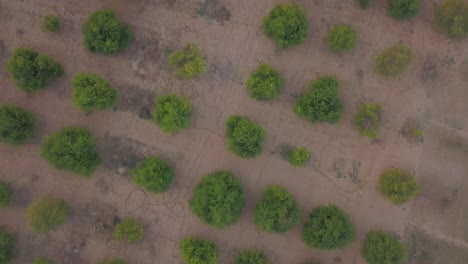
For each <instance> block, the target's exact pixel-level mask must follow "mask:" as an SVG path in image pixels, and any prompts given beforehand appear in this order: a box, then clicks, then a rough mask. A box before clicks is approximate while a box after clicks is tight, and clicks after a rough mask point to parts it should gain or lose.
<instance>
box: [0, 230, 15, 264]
mask: <svg viewBox="0 0 468 264" xmlns="http://www.w3.org/2000/svg"><path fill="white" fill-rule="evenodd" d="M14 247H15V238H14V237H13V235H11V234H10V233H8V232H7V231H6V230H5V229H3V228H1V227H0V264H8V263H10V261H11V259H12V258H13V249H14Z"/></svg>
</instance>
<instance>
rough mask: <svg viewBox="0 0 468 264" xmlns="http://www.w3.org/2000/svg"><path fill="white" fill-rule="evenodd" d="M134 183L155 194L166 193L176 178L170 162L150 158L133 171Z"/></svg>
mask: <svg viewBox="0 0 468 264" xmlns="http://www.w3.org/2000/svg"><path fill="white" fill-rule="evenodd" d="M132 177H133V181H134V182H135V183H136V184H137V185H138V186H140V187H143V188H145V189H146V190H148V191H150V192H153V193H160V192H165V191H167V189H169V185H170V184H171V182H172V179H173V178H174V170H173V169H172V167H171V165H170V164H169V162H167V161H165V160H162V159H160V158H158V157H148V158H146V159H145V160H143V161H142V162H140V163H139V164H138V166H137V167H136V168H135V169H134V170H133V171H132Z"/></svg>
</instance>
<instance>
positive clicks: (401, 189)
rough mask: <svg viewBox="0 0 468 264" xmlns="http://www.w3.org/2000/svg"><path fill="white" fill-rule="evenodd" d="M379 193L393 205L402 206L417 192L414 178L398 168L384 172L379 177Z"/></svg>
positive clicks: (417, 188) (417, 187)
mask: <svg viewBox="0 0 468 264" xmlns="http://www.w3.org/2000/svg"><path fill="white" fill-rule="evenodd" d="M379 188H380V191H381V192H382V193H383V194H384V195H385V196H386V197H387V198H388V199H389V200H390V201H392V202H393V203H395V204H403V203H405V202H407V201H408V200H410V199H411V198H413V197H414V196H416V194H417V193H418V191H419V186H418V183H417V182H416V178H415V177H414V176H413V175H411V174H410V173H408V172H406V171H403V170H401V169H398V168H392V169H388V170H386V171H384V172H383V173H382V175H381V176H380V183H379Z"/></svg>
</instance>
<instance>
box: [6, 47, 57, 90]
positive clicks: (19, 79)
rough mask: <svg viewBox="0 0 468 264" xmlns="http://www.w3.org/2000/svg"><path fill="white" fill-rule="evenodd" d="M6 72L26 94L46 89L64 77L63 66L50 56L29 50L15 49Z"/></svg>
mask: <svg viewBox="0 0 468 264" xmlns="http://www.w3.org/2000/svg"><path fill="white" fill-rule="evenodd" d="M6 70H7V72H9V73H11V75H12V77H13V80H14V81H15V83H16V85H18V86H19V87H20V88H21V89H23V90H24V91H26V92H34V91H37V90H40V89H44V88H46V87H47V85H49V84H50V83H51V82H52V81H53V80H54V79H56V78H58V77H60V76H62V75H63V68H62V66H61V65H60V64H58V63H57V62H55V61H54V60H53V59H51V58H50V57H49V56H48V55H46V54H43V53H38V52H36V51H34V50H32V49H27V48H17V49H15V51H14V52H13V55H12V56H11V57H10V59H9V60H8V63H7V66H6Z"/></svg>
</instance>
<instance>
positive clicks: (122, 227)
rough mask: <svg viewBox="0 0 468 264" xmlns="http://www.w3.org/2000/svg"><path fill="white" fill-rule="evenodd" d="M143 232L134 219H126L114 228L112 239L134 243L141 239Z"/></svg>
mask: <svg viewBox="0 0 468 264" xmlns="http://www.w3.org/2000/svg"><path fill="white" fill-rule="evenodd" d="M144 232H145V230H144V229H143V226H142V225H141V224H140V223H138V221H137V220H136V219H135V218H133V217H127V218H125V219H124V220H123V221H122V222H120V223H118V224H117V225H116V226H115V229H114V239H115V240H117V241H120V240H127V241H128V242H130V243H136V242H140V241H141V240H142V239H143V234H144Z"/></svg>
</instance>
